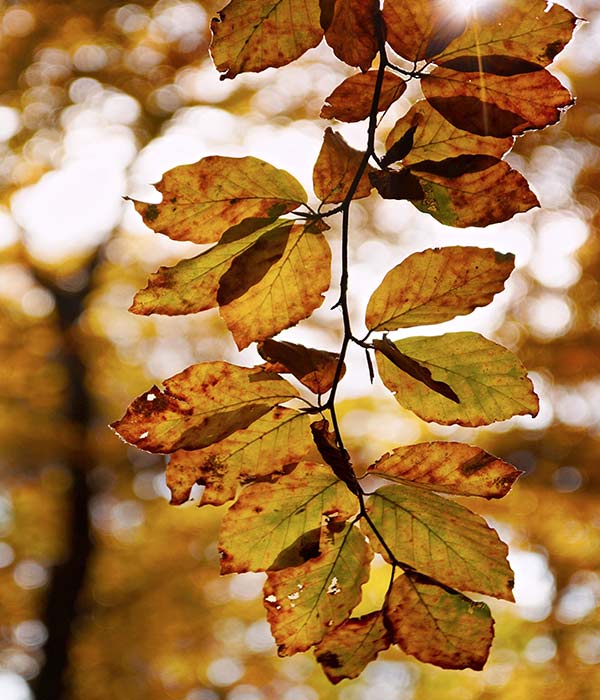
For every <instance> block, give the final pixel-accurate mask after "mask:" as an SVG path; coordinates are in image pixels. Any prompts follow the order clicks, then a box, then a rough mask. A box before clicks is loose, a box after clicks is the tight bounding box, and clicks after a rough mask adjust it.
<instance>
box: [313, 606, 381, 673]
mask: <svg viewBox="0 0 600 700" xmlns="http://www.w3.org/2000/svg"><path fill="white" fill-rule="evenodd" d="M391 643H392V639H391V636H390V633H389V632H388V630H387V628H386V627H385V625H384V623H383V615H382V612H381V610H377V611H376V612H372V613H369V614H368V615H363V616H362V617H357V618H356V617H355V618H352V617H351V618H350V619H348V620H346V622H344V623H343V624H342V625H340V626H339V627H336V628H335V629H334V630H332V631H331V632H328V633H327V635H326V636H325V637H324V639H323V641H322V642H320V644H319V645H318V646H317V647H316V648H315V656H316V659H317V661H318V662H319V663H320V664H321V666H322V667H323V671H325V675H326V676H327V678H329V680H330V681H331V682H332V683H339V682H340V681H342V680H344V679H345V678H356V677H357V676H359V675H360V674H361V673H362V671H363V669H364V668H365V666H366V665H367V664H368V663H369V662H370V661H373V660H374V659H376V658H377V655H378V654H379V652H380V651H384V650H385V649H387V648H388V647H389V646H390V644H391Z"/></svg>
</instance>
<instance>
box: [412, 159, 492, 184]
mask: <svg viewBox="0 0 600 700" xmlns="http://www.w3.org/2000/svg"><path fill="white" fill-rule="evenodd" d="M499 162H500V161H499V160H498V158H495V157H494V156H484V155H481V154H479V153H478V154H471V153H468V154H463V155H460V156H454V157H453V158H444V160H422V161H420V162H419V163H415V164H414V165H411V166H410V169H411V172H415V173H428V174H431V175H440V176H441V177H445V178H449V179H453V178H457V177H460V176H461V175H467V174H469V173H480V172H481V171H482V170H487V169H488V168H491V167H492V166H494V165H496V164H497V163H499Z"/></svg>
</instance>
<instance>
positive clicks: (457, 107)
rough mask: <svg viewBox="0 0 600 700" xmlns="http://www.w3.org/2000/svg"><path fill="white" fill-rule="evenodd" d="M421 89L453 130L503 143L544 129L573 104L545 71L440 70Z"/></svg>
mask: <svg viewBox="0 0 600 700" xmlns="http://www.w3.org/2000/svg"><path fill="white" fill-rule="evenodd" d="M421 88H422V89H423V94H424V95H425V97H426V98H427V100H428V101H429V103H430V104H431V106H432V107H433V108H434V109H436V110H437V111H438V112H439V113H440V114H441V115H442V116H443V117H444V118H445V119H447V120H448V121H449V122H450V123H451V124H453V125H454V126H456V127H458V128H459V129H464V130H465V131H470V132H472V133H474V134H479V135H480V136H495V137H498V138H505V137H508V136H517V135H519V134H522V133H523V132H524V131H527V130H528V129H543V128H544V127H545V126H548V125H549V124H554V123H556V122H557V121H558V120H559V119H560V115H561V113H562V111H563V110H564V109H566V108H567V107H570V106H571V105H572V104H573V98H572V97H571V94H570V93H569V91H568V90H567V89H566V88H565V87H564V86H563V85H561V83H560V82H559V81H558V80H557V79H556V78H555V77H554V76H553V75H552V74H551V73H549V72H548V71H547V70H545V69H540V70H538V71H535V72H530V73H521V74H518V75H495V74H492V73H480V72H477V71H474V72H463V71H457V70H452V69H450V68H436V69H435V70H434V71H433V72H431V73H429V74H428V75H426V76H425V77H424V78H423V79H422V80H421Z"/></svg>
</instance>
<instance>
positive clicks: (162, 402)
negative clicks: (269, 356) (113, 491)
mask: <svg viewBox="0 0 600 700" xmlns="http://www.w3.org/2000/svg"><path fill="white" fill-rule="evenodd" d="M163 384H164V387H165V388H164V391H161V390H160V389H159V388H158V387H156V386H154V387H152V389H150V391H146V392H144V393H143V394H142V395H141V396H138V397H137V399H134V401H132V403H131V404H130V405H129V407H128V408H127V411H126V412H125V415H124V416H123V418H121V420H118V421H116V422H115V423H113V424H112V425H111V427H112V428H113V430H115V431H116V432H117V433H118V434H119V435H120V436H121V437H122V438H123V440H126V441H127V442H129V443H131V444H132V445H135V446H136V447H139V448H140V449H142V450H147V451H148V452H175V451H176V450H195V449H201V448H203V447H208V445H212V444H213V443H214V442H219V441H220V440H223V439H224V438H226V437H228V436H229V435H231V434H232V433H234V432H235V431H236V430H241V429H243V428H246V427H248V426H249V425H250V423H253V422H254V421H255V420H258V419H259V418H260V417H261V416H263V415H264V414H265V413H268V412H269V411H270V410H271V409H272V408H273V407H274V406H276V405H277V404H278V403H281V402H284V401H289V399H292V398H294V397H295V396H298V392H297V391H296V389H294V387H293V386H292V385H291V384H289V383H288V382H286V381H285V379H282V378H281V377H279V376H278V375H276V374H271V373H269V372H265V371H264V370H263V369H262V368H260V367H253V368H248V367H237V366H236V365H231V364H229V363H228V362H202V363H200V364H198V365H192V366H191V367H188V368H187V369H185V370H183V372H180V373H179V374H176V375H174V376H173V377H171V378H170V379H166V380H165V381H164V382H163Z"/></svg>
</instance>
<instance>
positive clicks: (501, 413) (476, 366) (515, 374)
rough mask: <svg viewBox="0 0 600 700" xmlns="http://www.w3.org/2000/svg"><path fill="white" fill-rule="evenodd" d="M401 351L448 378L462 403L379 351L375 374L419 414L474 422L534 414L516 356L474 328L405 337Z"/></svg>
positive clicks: (533, 401) (426, 417)
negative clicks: (434, 389) (470, 330)
mask: <svg viewBox="0 0 600 700" xmlns="http://www.w3.org/2000/svg"><path fill="white" fill-rule="evenodd" d="M394 344H395V345H396V347H397V348H398V349H399V350H400V352H402V353H404V354H405V355H408V356H409V357H413V358H414V359H415V360H417V362H419V364H421V365H423V366H424V367H427V368H428V369H429V370H430V371H431V374H432V376H433V378H434V379H436V380H438V381H441V382H444V383H446V384H448V385H449V386H450V387H451V388H452V389H453V390H454V391H455V392H456V394H457V395H458V398H459V399H460V403H458V404H457V403H455V402H453V401H451V400H450V399H447V398H445V397H443V396H440V395H439V394H438V393H436V392H434V391H432V390H431V389H429V388H428V387H426V386H425V385H424V384H422V383H420V382H418V381H416V380H415V379H413V378H412V377H410V376H409V375H408V374H406V373H404V372H402V371H401V370H399V369H398V368H397V367H395V366H394V365H393V364H392V363H391V362H390V361H389V360H388V359H387V358H386V357H385V355H382V354H381V353H379V352H377V353H376V356H377V367H378V369H379V375H380V377H381V380H382V381H383V383H384V384H385V385H386V386H387V388H388V389H389V390H390V391H391V392H392V393H394V394H395V396H396V400H397V401H398V402H399V403H400V404H401V405H402V406H404V407H405V408H408V409H409V410H410V411H413V412H414V413H416V414H417V415H418V416H419V417H420V418H422V419H423V420H428V421H435V422H437V423H442V424H443V425H452V424H458V425H465V426H469V427H476V426H479V425H489V424H490V423H494V422H495V421H501V420H506V419H507V418H511V417H512V416H519V415H526V414H530V415H533V416H535V415H537V412H538V408H539V402H538V398H537V396H536V395H535V393H534V391H533V385H532V383H531V381H530V380H529V379H528V377H527V372H526V370H525V368H524V367H523V365H522V364H521V362H519V360H518V358H517V357H516V356H515V355H514V354H513V353H512V352H510V350H507V349H506V348H503V347H502V346H501V345H497V344H496V343H493V342H492V341H491V340H487V338H484V337H483V336H481V335H479V334H478V333H468V332H467V333H446V334H445V335H440V336H432V337H414V338H405V339H404V340H399V341H396V342H395V343H394Z"/></svg>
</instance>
